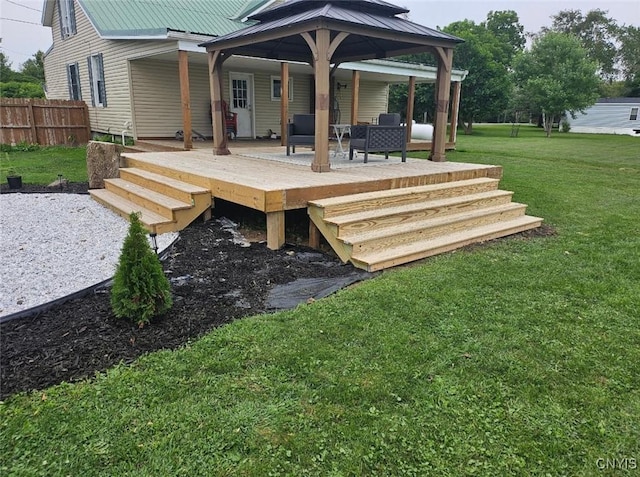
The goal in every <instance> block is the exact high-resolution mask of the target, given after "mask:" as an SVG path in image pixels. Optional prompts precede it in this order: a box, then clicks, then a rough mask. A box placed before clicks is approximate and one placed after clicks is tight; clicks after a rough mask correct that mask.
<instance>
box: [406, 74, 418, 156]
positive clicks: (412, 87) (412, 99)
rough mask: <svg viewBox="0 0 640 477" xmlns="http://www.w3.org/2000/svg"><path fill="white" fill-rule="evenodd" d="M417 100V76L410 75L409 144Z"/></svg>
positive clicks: (408, 98) (408, 102) (408, 97)
mask: <svg viewBox="0 0 640 477" xmlns="http://www.w3.org/2000/svg"><path fill="white" fill-rule="evenodd" d="M415 101H416V77H415V76H409V94H408V95H407V119H406V124H407V144H409V143H410V142H411V129H412V126H413V107H414V104H415Z"/></svg>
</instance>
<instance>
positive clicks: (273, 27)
mask: <svg viewBox="0 0 640 477" xmlns="http://www.w3.org/2000/svg"><path fill="white" fill-rule="evenodd" d="M406 12H407V11H406V10H405V9H401V8H398V7H396V6H395V5H391V4H388V3H386V2H383V1H382V0H289V1H288V2H285V3H283V4H282V5H280V6H278V7H275V8H273V9H270V10H267V11H264V12H260V13H259V14H257V15H255V16H253V17H250V18H251V19H254V20H260V22H259V23H256V24H255V25H252V26H248V27H247V28H243V29H242V30H238V31H236V32H232V33H229V34H227V35H224V36H222V37H220V38H216V39H214V40H211V41H208V42H206V43H203V44H202V45H201V46H213V45H216V46H219V47H220V48H221V49H226V48H229V49H230V51H231V52H232V53H234V54H243V55H248V56H259V57H263V58H272V59H287V60H296V61H305V62H309V61H312V58H311V57H310V54H311V53H310V51H309V48H308V46H307V45H306V42H305V41H304V40H302V39H301V38H300V35H299V32H300V29H301V28H304V27H305V26H308V27H309V29H315V27H317V26H318V25H321V24H322V25H323V26H324V27H327V28H330V29H331V30H333V31H344V32H348V33H350V35H349V37H348V38H347V39H346V40H345V41H343V42H342V43H341V44H340V46H339V47H338V48H337V49H336V51H335V53H334V55H333V61H334V62H340V61H351V60H354V59H366V58H386V57H388V56H394V55H395V56H397V55H399V54H403V53H405V52H411V51H412V49H413V48H416V47H424V46H425V45H440V46H448V47H452V46H455V44H456V43H459V42H462V41H463V40H461V39H460V38H457V37H455V36H453V35H450V34H448V33H444V32H441V31H438V30H435V29H433V28H429V27H426V26H424V25H420V24H417V23H413V22H411V21H409V20H405V19H404V18H401V17H398V16H396V15H397V14H399V13H406ZM276 36H277V37H278V38H277V39H274V37H276Z"/></svg>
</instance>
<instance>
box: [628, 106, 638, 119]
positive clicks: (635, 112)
mask: <svg viewBox="0 0 640 477" xmlns="http://www.w3.org/2000/svg"><path fill="white" fill-rule="evenodd" d="M639 109H640V108H631V114H630V115H629V121H637V120H638V110H639Z"/></svg>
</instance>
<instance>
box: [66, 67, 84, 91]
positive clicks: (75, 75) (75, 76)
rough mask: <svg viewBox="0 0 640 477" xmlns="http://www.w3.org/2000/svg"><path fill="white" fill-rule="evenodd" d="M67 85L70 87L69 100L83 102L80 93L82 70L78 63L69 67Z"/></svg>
mask: <svg viewBox="0 0 640 477" xmlns="http://www.w3.org/2000/svg"><path fill="white" fill-rule="evenodd" d="M67 83H68V85H69V99H75V100H81V99H82V92H81V91H80V70H79V68H78V63H71V64H70V65H67Z"/></svg>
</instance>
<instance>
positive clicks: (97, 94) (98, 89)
mask: <svg viewBox="0 0 640 477" xmlns="http://www.w3.org/2000/svg"><path fill="white" fill-rule="evenodd" d="M87 63H88V66H89V85H90V86H91V105H92V106H95V107H99V108H106V107H107V89H106V87H105V84H104V63H103V61H102V53H99V54H97V55H91V56H89V57H88V58H87Z"/></svg>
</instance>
